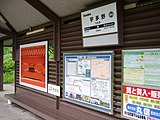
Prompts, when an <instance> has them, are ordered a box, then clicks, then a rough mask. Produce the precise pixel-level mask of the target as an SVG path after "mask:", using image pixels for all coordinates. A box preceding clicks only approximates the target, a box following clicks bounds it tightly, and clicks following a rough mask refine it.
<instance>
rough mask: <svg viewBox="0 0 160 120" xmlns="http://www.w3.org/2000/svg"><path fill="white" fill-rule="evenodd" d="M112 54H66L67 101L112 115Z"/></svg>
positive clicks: (65, 91)
mask: <svg viewBox="0 0 160 120" xmlns="http://www.w3.org/2000/svg"><path fill="white" fill-rule="evenodd" d="M112 61H113V52H101V53H76V54H72V53H69V54H64V100H67V101H69V102H73V103H76V104H80V105H82V106H86V107H90V108H93V109H96V110H100V111H103V112H107V113H110V114H112V113H113V105H112V104H113V103H112V102H113V100H112V99H113V96H112V79H113V77H112V70H113V62H112Z"/></svg>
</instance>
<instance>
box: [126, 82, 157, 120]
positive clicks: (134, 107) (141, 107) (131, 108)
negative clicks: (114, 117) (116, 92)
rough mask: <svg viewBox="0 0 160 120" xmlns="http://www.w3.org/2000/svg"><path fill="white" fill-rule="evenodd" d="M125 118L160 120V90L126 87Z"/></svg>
mask: <svg viewBox="0 0 160 120" xmlns="http://www.w3.org/2000/svg"><path fill="white" fill-rule="evenodd" d="M123 117H127V118H129V119H138V120H160V90H157V89H152V88H144V87H135V86H128V85H124V86H123Z"/></svg>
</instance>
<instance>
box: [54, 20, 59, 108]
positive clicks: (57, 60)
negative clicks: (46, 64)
mask: <svg viewBox="0 0 160 120" xmlns="http://www.w3.org/2000/svg"><path fill="white" fill-rule="evenodd" d="M53 27H54V36H55V39H54V48H55V50H54V52H55V53H54V55H55V61H56V84H57V85H58V86H60V65H61V49H60V40H61V36H60V21H57V22H56V23H55V24H54V26H53ZM59 104H60V97H56V109H57V110H58V109H59Z"/></svg>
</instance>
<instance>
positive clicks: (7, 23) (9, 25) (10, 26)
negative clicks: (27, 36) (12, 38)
mask: <svg viewBox="0 0 160 120" xmlns="http://www.w3.org/2000/svg"><path fill="white" fill-rule="evenodd" d="M0 16H2V18H3V19H4V20H5V22H6V23H4V24H6V25H7V27H8V28H9V29H10V30H11V31H12V32H13V33H17V31H16V30H15V29H14V27H13V26H12V25H11V24H10V23H9V21H8V20H7V19H6V18H5V17H4V15H3V14H2V13H1V12H0Z"/></svg>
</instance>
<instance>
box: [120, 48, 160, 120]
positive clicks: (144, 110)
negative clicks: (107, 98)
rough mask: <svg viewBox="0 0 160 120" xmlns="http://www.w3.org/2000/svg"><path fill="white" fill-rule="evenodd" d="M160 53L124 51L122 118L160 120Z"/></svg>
mask: <svg viewBox="0 0 160 120" xmlns="http://www.w3.org/2000/svg"><path fill="white" fill-rule="evenodd" d="M159 73H160V49H143V50H142V49H141V50H124V51H123V108H122V109H123V110H122V111H123V112H122V117H125V118H129V119H138V120H160V88H159V87H160V74H159Z"/></svg>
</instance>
